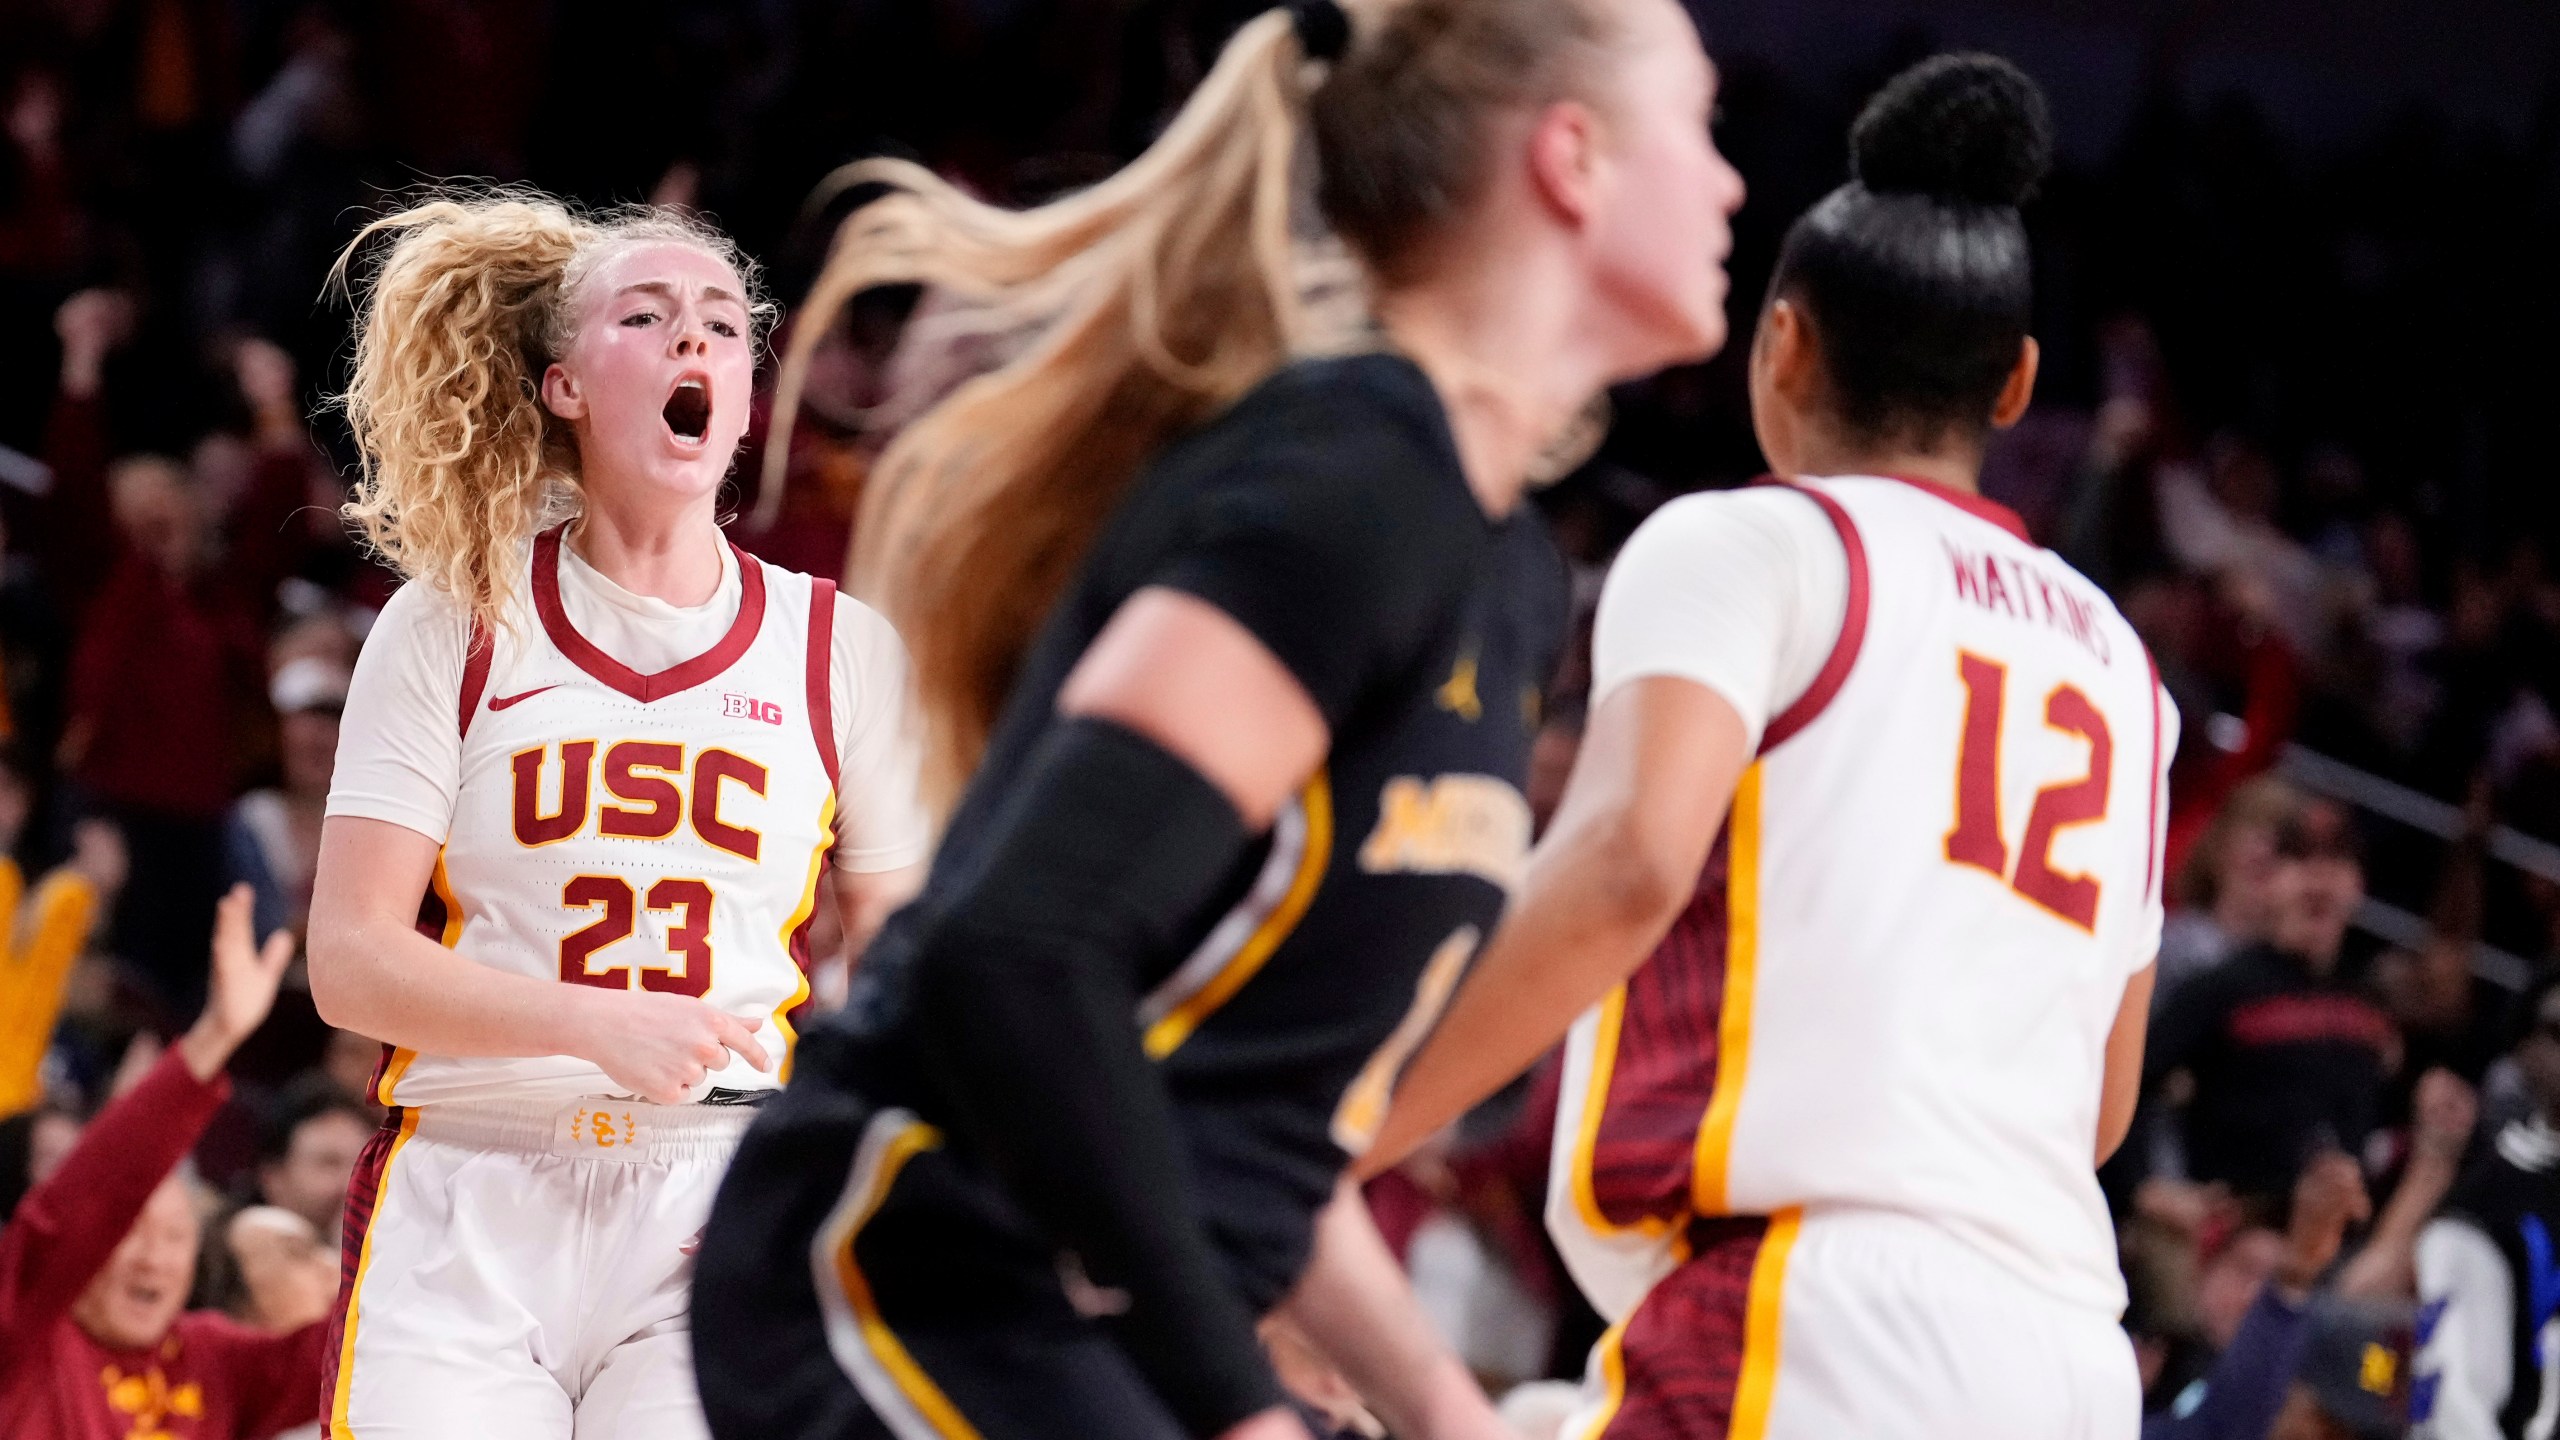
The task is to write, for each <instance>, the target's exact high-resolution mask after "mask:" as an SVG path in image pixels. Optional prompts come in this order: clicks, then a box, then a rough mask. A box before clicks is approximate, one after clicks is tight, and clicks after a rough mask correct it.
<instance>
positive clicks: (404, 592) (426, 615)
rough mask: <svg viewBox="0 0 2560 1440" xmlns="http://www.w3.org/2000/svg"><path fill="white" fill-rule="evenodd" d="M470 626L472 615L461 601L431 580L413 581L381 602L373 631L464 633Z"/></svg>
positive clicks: (393, 632)
mask: <svg viewBox="0 0 2560 1440" xmlns="http://www.w3.org/2000/svg"><path fill="white" fill-rule="evenodd" d="M470 626H471V616H470V612H469V611H468V610H466V609H465V608H464V606H463V603H462V601H461V600H460V599H459V598H458V597H456V596H455V595H454V594H453V593H452V592H451V591H449V590H446V589H445V588H444V587H443V586H441V585H438V584H435V583H434V582H432V581H428V580H411V581H408V582H406V583H405V584H403V585H402V586H401V587H400V588H399V589H397V590H394V591H392V592H391V598H390V599H388V600H385V601H384V602H382V613H381V614H379V615H377V616H375V617H374V621H373V630H372V632H369V633H368V638H370V635H371V634H372V633H380V632H384V631H388V632H389V633H392V634H403V633H407V632H411V631H420V630H439V631H440V630H464V631H467V630H468V629H469V628H470Z"/></svg>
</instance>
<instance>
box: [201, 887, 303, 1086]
mask: <svg viewBox="0 0 2560 1440" xmlns="http://www.w3.org/2000/svg"><path fill="white" fill-rule="evenodd" d="M256 904H257V897H256V895H255V893H254V892H252V891H251V890H250V889H249V887H248V886H246V885H234V886H232V887H231V893H230V894H228V895H225V896H223V897H222V903H221V904H219V905H217V906H215V907H214V912H213V975H212V978H211V980H210V981H209V983H208V984H207V985H206V994H205V1002H204V1013H203V1014H201V1015H198V1016H197V1017H196V1023H195V1024H194V1025H193V1026H190V1027H189V1028H188V1030H187V1033H186V1034H184V1035H181V1036H179V1037H178V1054H179V1055H180V1056H182V1057H183V1058H184V1059H185V1060H186V1063H187V1069H188V1070H189V1071H191V1072H193V1073H194V1075H195V1077H196V1079H198V1080H200V1081H202V1080H211V1079H212V1078H213V1077H214V1075H215V1074H216V1073H217V1072H218V1071H220V1070H221V1069H222V1067H223V1066H224V1065H226V1064H229V1063H230V1061H231V1052H232V1051H234V1050H237V1049H239V1048H240V1042H241V1041H243V1040H246V1039H248V1038H249V1035H250V1032H252V1031H254V1030H256V1029H257V1028H258V1027H259V1026H261V1025H263V1024H265V1023H267V1012H268V1011H269V1010H272V1009H274V1008H275V1003H276V986H277V985H278V984H280V983H281V982H282V981H283V980H284V971H285V967H286V966H287V965H290V964H292V963H293V948H294V945H293V932H292V931H290V930H278V931H277V932H275V933H274V934H272V935H270V936H268V937H267V943H265V944H264V945H261V944H259V943H258V942H257V932H256V931H255V930H253V929H252V928H251V926H252V924H253V916H254V914H255V906H256Z"/></svg>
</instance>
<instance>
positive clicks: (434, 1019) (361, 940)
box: [309, 815, 773, 1104]
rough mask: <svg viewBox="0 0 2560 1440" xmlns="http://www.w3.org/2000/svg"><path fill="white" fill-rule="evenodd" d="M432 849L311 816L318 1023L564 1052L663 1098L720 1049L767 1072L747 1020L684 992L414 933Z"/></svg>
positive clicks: (413, 1042)
mask: <svg viewBox="0 0 2560 1440" xmlns="http://www.w3.org/2000/svg"><path fill="white" fill-rule="evenodd" d="M436 849H437V847H436V843H435V842H434V841H433V840H430V839H428V838H427V837H426V836H424V835H421V834H419V833H418V832H416V831H414V830H410V829H408V828H406V827H404V826H399V825H393V824H390V823H388V822H386V821H381V820H368V819H364V818H361V817H358V816H352V815H333V816H331V817H329V819H328V820H327V821H326V822H325V823H323V825H322V826H321V830H320V861H319V870H318V873H317V875H316V877H315V878H314V880H313V882H312V895H311V935H310V939H309V949H310V961H311V998H312V1002H313V1003H314V1004H316V1005H317V1006H319V1008H320V1014H321V1017H322V1018H323V1019H326V1020H327V1021H328V1022H329V1023H330V1024H332V1025H337V1026H340V1027H343V1028H345V1029H349V1030H353V1031H356V1032H357V1033H359V1034H363V1035H370V1036H372V1037H374V1038H376V1039H378V1040H382V1041H386V1042H388V1043H390V1044H393V1045H397V1046H401V1047H403V1048H405V1049H411V1050H419V1051H425V1052H428V1053H432V1054H438V1055H469V1056H512V1055H575V1056H578V1057H579V1058H581V1059H585V1060H590V1061H593V1062H594V1063H595V1064H596V1065H597V1066H598V1067H599V1068H601V1069H602V1070H603V1071H604V1072H605V1073H606V1074H607V1075H609V1076H611V1077H612V1078H613V1079H614V1080H615V1081H617V1082H619V1083H621V1084H624V1085H627V1086H629V1087H630V1088H631V1089H632V1091H633V1092H635V1093H637V1094H639V1095H641V1096H642V1097H643V1098H645V1099H648V1100H651V1101H655V1102H658V1103H662V1104H672V1103H674V1102H676V1101H678V1100H680V1099H682V1098H683V1096H684V1092H685V1089H686V1087H688V1086H691V1085H696V1084H699V1083H701V1081H702V1078H703V1076H704V1075H705V1074H707V1073H709V1072H710V1071H711V1070H716V1069H718V1068H719V1067H720V1066H721V1065H722V1064H724V1063H726V1056H727V1054H728V1052H730V1051H735V1052H736V1053H737V1054H738V1055H739V1056H740V1057H741V1058H743V1059H745V1060H746V1061H747V1063H749V1064H751V1065H753V1066H755V1067H756V1068H757V1069H759V1070H770V1069H772V1066H773V1062H772V1060H771V1058H770V1057H768V1056H767V1055H766V1054H765V1052H764V1048H763V1047H762V1046H760V1045H758V1044H757V1043H756V1041H755V1034H754V1027H753V1026H751V1025H749V1024H748V1023H746V1022H745V1021H742V1020H739V1019H738V1018H737V1017H736V1016H734V1015H728V1014H724V1013H722V1012H720V1011H718V1010H714V1009H712V1008H711V1007H710V1006H708V1005H706V1004H704V1003H702V1002H701V1001H700V1000H696V999H694V998H692V997H690V996H685V995H672V994H658V993H654V992H649V991H640V990H631V991H611V990H599V989H595V988H592V987H588V986H574V985H562V984H559V983H557V982H555V981H545V980H536V979H533V978H531V977H529V976H524V975H512V974H508V973H506V972H504V971H501V970H496V969H492V968H491V967H489V966H487V965H483V964H480V963H479V962H477V961H475V960H472V959H469V958H467V957H465V956H463V955H461V954H458V953H456V952H455V951H451V950H448V949H446V948H445V947H443V946H442V945H439V944H437V943H436V942H435V941H433V940H430V939H428V938H427V937H426V936H424V935H421V934H419V933H418V931H417V928H416V920H415V917H416V911H417V903H418V902H417V897H418V896H419V895H421V894H423V893H425V892H426V890H427V887H428V882H429V879H430V877H431V876H432V875H433V873H434V871H435V863H436Z"/></svg>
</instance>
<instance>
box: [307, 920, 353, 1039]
mask: <svg viewBox="0 0 2560 1440" xmlns="http://www.w3.org/2000/svg"><path fill="white" fill-rule="evenodd" d="M360 931H361V927H360V926H356V925H352V924H348V923H346V922H344V921H338V920H333V919H331V918H329V917H327V916H325V915H323V914H322V913H321V912H320V910H319V909H318V908H317V907H314V909H313V912H312V915H311V926H310V930H309V931H308V933H306V934H305V935H304V937H303V962H304V966H305V969H306V971H307V973H308V974H309V976H310V980H311V1005H312V1008H313V1009H315V1010H318V1011H319V1012H320V1018H321V1019H322V1020H324V1021H326V1022H328V1023H329V1024H330V1025H332V1026H335V1027H336V1028H338V1029H340V1030H356V1031H362V1030H364V1029H365V1021H366V1020H367V1019H368V1018H369V1016H368V1015H367V1014H366V1007H365V1004H364V994H363V990H364V985H363V973H362V972H363V958H364V957H363V950H362V937H361V934H360Z"/></svg>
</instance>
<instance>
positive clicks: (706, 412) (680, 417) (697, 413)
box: [659, 372, 711, 449]
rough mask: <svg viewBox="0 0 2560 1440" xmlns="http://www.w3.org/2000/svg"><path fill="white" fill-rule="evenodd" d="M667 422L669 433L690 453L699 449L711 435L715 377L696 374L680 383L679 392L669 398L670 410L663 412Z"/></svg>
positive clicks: (667, 406)
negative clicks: (705, 438)
mask: <svg viewBox="0 0 2560 1440" xmlns="http://www.w3.org/2000/svg"><path fill="white" fill-rule="evenodd" d="M659 413H660V414H661V415H662V416H664V417H665V419H666V422H667V433H669V434H671V435H673V436H675V438H676V442H677V443H678V444H680V445H683V446H685V447H686V448H688V449H691V448H696V447H699V446H700V445H701V444H702V443H703V440H704V437H705V436H707V435H708V434H710V432H711V377H710V376H708V375H704V374H701V373H699V372H696V373H694V374H690V375H686V376H683V377H682V378H680V379H678V380H677V381H676V388H675V390H674V391H673V392H672V393H670V394H669V395H668V396H667V403H666V408H665V409H663V410H661V411H660V412H659Z"/></svg>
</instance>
